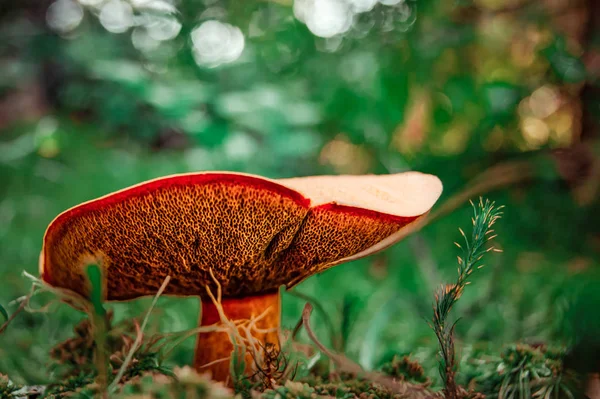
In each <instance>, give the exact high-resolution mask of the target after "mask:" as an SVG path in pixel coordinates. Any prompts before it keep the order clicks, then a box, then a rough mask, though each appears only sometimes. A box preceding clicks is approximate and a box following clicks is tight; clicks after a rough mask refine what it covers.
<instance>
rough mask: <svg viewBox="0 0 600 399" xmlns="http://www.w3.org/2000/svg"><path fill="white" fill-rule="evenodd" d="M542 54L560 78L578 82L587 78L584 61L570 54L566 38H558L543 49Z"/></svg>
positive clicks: (568, 81)
mask: <svg viewBox="0 0 600 399" xmlns="http://www.w3.org/2000/svg"><path fill="white" fill-rule="evenodd" d="M542 55H543V56H545V57H546V59H547V60H548V62H549V63H550V68H551V69H552V71H554V73H555V74H556V76H558V78H559V79H561V80H562V81H564V82H566V83H577V82H581V81H584V80H585V79H586V76H587V73H586V70H585V65H584V64H583V61H581V59H579V58H578V57H575V56H574V55H572V54H570V53H569V52H568V51H567V49H566V43H565V40H564V39H563V38H562V37H559V38H557V39H556V40H555V41H554V43H552V45H550V46H549V47H547V48H546V49H544V50H542Z"/></svg>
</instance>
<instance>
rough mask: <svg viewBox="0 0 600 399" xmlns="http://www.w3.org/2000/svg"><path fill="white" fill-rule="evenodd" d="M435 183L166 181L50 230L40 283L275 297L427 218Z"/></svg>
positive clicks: (205, 177) (223, 175)
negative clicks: (212, 289) (93, 269)
mask: <svg viewBox="0 0 600 399" xmlns="http://www.w3.org/2000/svg"><path fill="white" fill-rule="evenodd" d="M441 191H442V185H441V182H440V181H439V179H438V178H437V177H435V176H431V175H426V174H422V173H417V172H407V173H400V174H394V175H381V176H374V175H369V176H314V177H303V178H294V179H281V180H270V179H266V178H263V177H260V176H253V175H247V174H240V173H229V172H206V173H190V174H181V175H172V176H166V177H162V178H159V179H155V180H151V181H148V182H145V183H141V184H138V185H135V186H132V187H129V188H126V189H124V190H120V191H117V192H115V193H112V194H109V195H106V196H104V197H101V198H98V199H95V200H92V201H89V202H85V203H83V204H81V205H78V206H76V207H73V208H71V209H69V210H67V211H65V212H63V213H62V214H60V215H59V216H58V217H57V218H56V219H54V221H52V223H51V224H50V225H49V227H48V229H47V231H46V234H45V236H44V243H43V248H42V253H41V254H40V273H41V274H42V278H43V279H44V280H45V281H46V282H48V283H50V284H52V285H54V286H58V287H62V288H67V289H71V290H73V291H75V292H78V293H79V294H82V295H84V296H86V295H87V290H88V288H87V284H86V279H85V277H84V276H85V272H84V270H83V268H84V266H86V265H88V264H90V263H99V264H101V265H102V267H103V269H104V271H105V281H106V284H107V286H106V289H105V292H106V297H107V298H106V299H107V300H127V299H132V298H136V297H139V296H144V295H152V294H154V293H156V291H157V290H158V289H159V287H160V285H161V283H162V282H163V280H164V279H165V277H166V276H167V275H169V276H171V282H170V283H169V285H168V287H167V289H166V291H165V294H171V295H200V294H203V293H204V292H205V291H204V287H205V286H206V285H209V286H212V285H213V281H212V279H211V277H210V274H209V269H210V268H212V270H213V273H214V275H215V276H216V278H217V279H218V281H219V282H220V283H221V286H222V289H223V296H224V297H241V296H246V295H254V294H259V293H266V292H272V291H275V290H277V289H278V287H279V286H281V285H288V286H289V285H290V284H296V283H298V282H300V281H302V280H303V279H304V278H307V277H309V276H311V275H312V274H315V273H318V272H321V271H323V270H325V269H326V268H327V267H328V266H331V265H333V264H334V263H335V262H336V261H339V260H341V259H344V258H346V257H349V256H352V255H354V254H357V253H360V252H361V251H365V250H366V249H368V248H369V247H371V246H373V245H375V244H376V243H378V242H379V241H381V240H383V239H385V238H386V237H388V236H390V235H391V234H393V233H394V232H397V231H398V230H400V229H401V228H402V227H404V226H406V225H408V224H409V223H412V222H414V221H415V220H416V219H418V218H419V217H420V216H423V215H424V214H426V213H427V212H428V211H429V209H430V208H431V207H432V206H433V204H434V203H435V202H436V201H437V199H438V197H439V196H440V194H441Z"/></svg>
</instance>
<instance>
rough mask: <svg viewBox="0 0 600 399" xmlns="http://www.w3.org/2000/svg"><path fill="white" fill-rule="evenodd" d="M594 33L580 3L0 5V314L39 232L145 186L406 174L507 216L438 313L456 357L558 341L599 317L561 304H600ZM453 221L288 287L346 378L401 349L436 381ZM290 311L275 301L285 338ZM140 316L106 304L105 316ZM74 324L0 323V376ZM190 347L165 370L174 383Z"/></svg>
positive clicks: (464, 219) (31, 261) (40, 373)
mask: <svg viewBox="0 0 600 399" xmlns="http://www.w3.org/2000/svg"><path fill="white" fill-rule="evenodd" d="M598 14H599V6H598V4H596V2H595V1H593V0H544V1H529V0H456V1H443V0H417V1H414V0H379V1H377V0H295V1H292V0H270V1H269V0H264V1H254V0H248V1H227V0H53V1H39V0H37V1H36V0H20V1H16V0H3V1H2V3H1V4H0V38H1V40H0V304H1V305H3V306H4V307H5V308H6V309H7V310H8V312H9V313H11V312H13V311H14V310H15V309H16V307H17V304H15V303H14V302H12V301H14V300H15V299H16V298H18V297H20V296H23V295H26V294H27V292H28V290H29V288H30V284H31V283H30V281H29V280H28V279H26V278H24V277H23V275H22V272H23V271H27V272H30V273H33V274H36V273H37V259H38V255H39V251H40V249H41V242H42V236H43V234H44V230H45V227H46V226H47V225H48V223H49V222H50V221H51V220H52V219H53V218H54V217H55V216H56V215H57V214H58V213H60V212H62V211H63V210H65V209H67V208H68V207H71V206H73V205H76V204H78V203H80V202H82V201H86V200H89V199H92V198H95V197H97V196H100V195H103V194H106V193H109V192H111V191H114V190H117V189H120V188H123V187H126V186H128V185H131V184H135V183H138V182H141V181H143V180H146V179H150V178H154V177H158V176H163V175H167V174H172V173H181V172H190V171H202V170H232V171H241V172H248V173H256V174H260V175H264V176H268V177H272V178H278V177H291V176H305V175H314V174H363V173H395V172H401V171H404V170H411V169H414V170H420V171H423V172H428V173H433V174H436V175H438V176H439V177H440V178H441V179H442V181H443V183H444V186H445V193H444V195H443V197H442V199H441V200H440V204H444V203H445V201H446V200H447V199H449V198H451V197H452V196H453V195H455V194H459V193H461V192H464V191H463V190H465V188H466V187H469V184H470V183H469V182H471V181H472V179H479V180H478V182H479V183H478V185H476V189H475V190H474V191H473V192H472V194H473V195H472V197H473V198H475V199H476V198H477V197H478V196H479V194H481V195H484V196H486V197H488V198H490V199H493V200H495V201H497V203H499V204H503V205H505V206H506V209H505V217H504V218H503V219H502V220H501V221H500V222H499V223H498V225H497V229H496V231H497V233H498V235H499V237H498V239H497V244H498V246H499V247H501V248H502V249H503V251H504V252H503V253H501V254H494V255H491V256H490V257H489V258H488V261H487V262H486V268H485V269H483V270H482V271H481V272H479V273H478V274H477V275H475V276H474V278H473V285H471V286H469V287H468V288H467V290H466V291H465V294H464V298H463V299H461V301H460V302H459V304H458V307H457V309H456V314H457V315H459V316H461V317H463V320H462V321H461V322H460V323H459V324H458V327H457V342H458V345H459V349H460V352H461V353H462V354H463V356H464V357H465V358H468V356H469V354H470V353H472V352H473V351H474V350H475V349H474V348H478V347H491V348H500V347H501V346H502V345H503V344H506V343H511V342H516V341H527V342H532V341H536V342H537V341H542V342H557V343H560V342H564V341H565V340H571V341H572V340H573V337H574V336H575V335H577V334H579V333H574V331H575V330H577V328H579V329H580V330H581V328H583V329H584V330H585V331H589V328H590V327H589V324H586V323H587V321H591V323H593V322H594V320H598V319H600V316H598V311H597V307H596V306H597V304H598V300H597V299H595V298H594V295H595V296H598V291H600V290H598V289H591V290H590V291H589V292H591V294H586V296H585V297H584V299H583V300H580V301H579V302H576V303H579V305H574V302H572V301H571V300H570V298H571V297H572V295H573V294H574V293H577V292H578V290H580V289H582V288H584V287H585V284H584V283H587V284H588V285H592V286H593V284H596V285H595V287H596V288H597V287H600V284H598V283H599V281H600V280H598V274H599V272H600V267H599V265H598V253H599V251H600V230H599V228H598V225H599V224H600V212H599V209H598V208H599V203H598V189H599V187H600V163H599V162H598V158H597V154H598V152H597V145H596V140H597V133H598V121H599V118H600V92H599V90H598V86H597V83H598V76H599V75H600V52H599V50H600V33H599V31H598V29H597V27H598V26H599V25H598V22H599V21H600V19H599V18H598ZM490 168H491V169H490ZM470 216H471V210H470V207H469V206H468V203H464V204H462V205H461V206H459V207H458V208H457V209H456V210H454V211H453V212H451V213H449V214H447V215H446V216H445V217H443V218H440V219H439V220H437V221H436V222H435V223H434V224H432V225H430V226H428V227H427V228H426V229H424V230H423V231H422V232H420V233H418V234H416V235H415V236H413V237H411V238H409V239H407V240H405V241H404V242H402V243H400V244H398V245H396V246H394V247H393V248H391V249H389V250H387V251H385V252H384V253H382V254H379V255H376V256H373V257H371V258H369V259H366V260H362V261H357V262H353V263H351V264H347V265H342V266H340V267H337V268H334V269H331V270H329V271H327V272H325V273H323V274H322V275H319V276H315V277H313V278H311V279H309V280H308V281H306V282H304V283H303V284H301V285H300V286H299V287H298V288H297V289H296V290H297V291H298V292H301V293H303V294H306V295H310V296H313V297H315V298H318V301H319V303H320V304H321V305H322V306H323V307H324V308H325V310H326V311H327V313H328V314H329V315H330V317H331V318H332V319H333V322H334V325H335V327H336V329H337V331H338V333H339V334H340V335H341V336H343V342H344V343H345V352H346V354H348V356H350V357H351V358H353V359H355V360H357V361H358V362H359V363H360V364H361V365H363V366H364V367H367V368H374V367H377V366H378V364H379V363H380V362H381V359H383V358H385V357H386V356H388V355H389V354H390V353H394V352H399V353H402V352H412V353H413V355H415V356H416V357H417V358H418V359H421V360H423V361H424V362H425V364H427V365H432V367H430V369H431V372H429V371H428V373H429V374H430V375H431V376H432V377H434V378H435V377H436V370H437V368H436V367H435V353H436V341H435V336H434V334H433V332H432V331H431V330H430V329H429V327H428V325H427V322H426V319H429V318H430V317H431V305H432V302H433V291H434V289H435V287H437V286H438V285H439V284H441V283H443V282H446V281H451V280H452V279H453V278H454V276H455V273H456V261H455V258H456V248H455V247H454V245H453V242H454V241H457V240H458V239H459V238H460V236H459V234H458V230H457V229H458V227H463V228H464V229H467V228H469V227H470ZM579 298H581V297H579ZM594 301H595V302H594ZM44 304H45V302H43V301H42V300H39V304H38V305H39V306H43V305H44ZM303 304H304V301H303V300H301V299H299V298H296V297H294V296H292V295H289V294H286V295H284V314H283V320H284V326H285V327H286V328H292V327H293V325H294V324H295V323H296V321H297V320H298V318H299V316H300V312H301V309H302V306H303ZM594 304H596V305H594ZM147 306H148V301H147V300H145V299H142V300H139V301H136V302H134V303H131V304H116V305H111V307H113V308H114V309H115V315H116V318H117V319H124V318H128V317H132V316H136V315H138V314H140V313H141V312H142V311H143V310H144V309H145V308H146V307H147ZM573 306H580V307H579V308H577V309H578V312H579V313H573V312H571V313H569V309H573ZM582 309H583V310H582ZM157 312H158V314H157V315H156V316H155V317H153V319H152V320H153V323H152V324H153V325H152V327H151V329H154V330H161V331H179V330H183V329H188V328H192V327H194V326H195V325H196V323H197V315H198V301H197V300H194V299H186V300H183V299H173V298H161V299H160V306H159V309H158V310H157ZM565 314H566V315H573V314H576V315H577V316H576V317H575V319H574V320H575V321H576V322H577V323H575V322H573V317H571V319H568V318H565V317H564V316H565ZM83 317H84V316H83V314H81V313H78V312H76V311H74V310H72V309H71V308H69V307H68V306H66V305H57V304H54V305H53V306H51V307H50V308H49V309H47V311H46V312H39V313H23V314H21V315H19V317H18V318H16V319H15V320H14V322H13V323H12V324H11V325H10V326H9V328H8V329H7V330H6V332H5V333H4V334H2V335H0V373H5V374H8V375H9V376H10V377H11V378H12V379H14V380H15V381H18V382H27V383H42V382H44V381H48V380H50V379H52V374H51V371H50V370H51V369H50V368H49V367H48V364H49V356H48V351H49V350H50V348H51V347H52V346H53V345H55V344H56V343H58V342H60V341H62V340H64V339H65V338H67V337H68V336H70V335H71V334H72V328H73V326H74V325H75V323H76V322H77V321H79V320H81V319H82V318H83ZM314 319H315V322H314V324H315V325H316V330H317V332H318V334H319V335H320V336H322V337H323V340H324V341H325V342H329V338H328V337H329V336H328V329H327V328H326V324H325V323H324V319H323V316H322V315H321V314H318V313H315V315H314ZM569 320H570V321H569ZM581 325H583V327H581ZM192 348H193V340H192V339H190V340H188V341H187V342H186V343H185V344H184V345H182V346H181V347H179V348H178V350H177V351H176V352H175V353H174V354H173V356H172V358H171V359H170V361H171V362H172V363H173V364H186V363H190V362H191V358H192Z"/></svg>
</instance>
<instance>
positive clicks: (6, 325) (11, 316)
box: [0, 294, 31, 334]
mask: <svg viewBox="0 0 600 399" xmlns="http://www.w3.org/2000/svg"><path fill="white" fill-rule="evenodd" d="M30 298H31V294H29V295H27V296H26V297H25V298H24V299H23V300H22V301H21V304H20V305H19V307H18V308H17V310H15V311H14V312H13V314H11V315H10V317H9V318H8V320H6V322H4V324H2V326H1V327H0V334H2V333H3V332H4V331H5V330H6V329H7V328H8V325H9V324H10V323H11V321H13V320H14V319H15V318H16V317H17V316H18V315H19V313H21V312H22V311H23V309H25V307H26V306H27V304H28V303H29V299H30Z"/></svg>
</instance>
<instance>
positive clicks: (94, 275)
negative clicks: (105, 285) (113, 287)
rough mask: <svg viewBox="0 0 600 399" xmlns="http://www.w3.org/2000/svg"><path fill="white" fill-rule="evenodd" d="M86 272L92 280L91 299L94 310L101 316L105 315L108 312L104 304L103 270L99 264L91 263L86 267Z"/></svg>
mask: <svg viewBox="0 0 600 399" xmlns="http://www.w3.org/2000/svg"><path fill="white" fill-rule="evenodd" d="M86 273H87V276H88V279H89V280H90V285H91V291H90V301H91V302H92V305H93V306H94V311H95V312H96V314H98V315H99V316H104V315H105V314H106V310H105V309H104V306H103V305H102V300H103V296H102V271H101V270H100V267H98V265H89V266H88V267H87V269H86Z"/></svg>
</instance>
